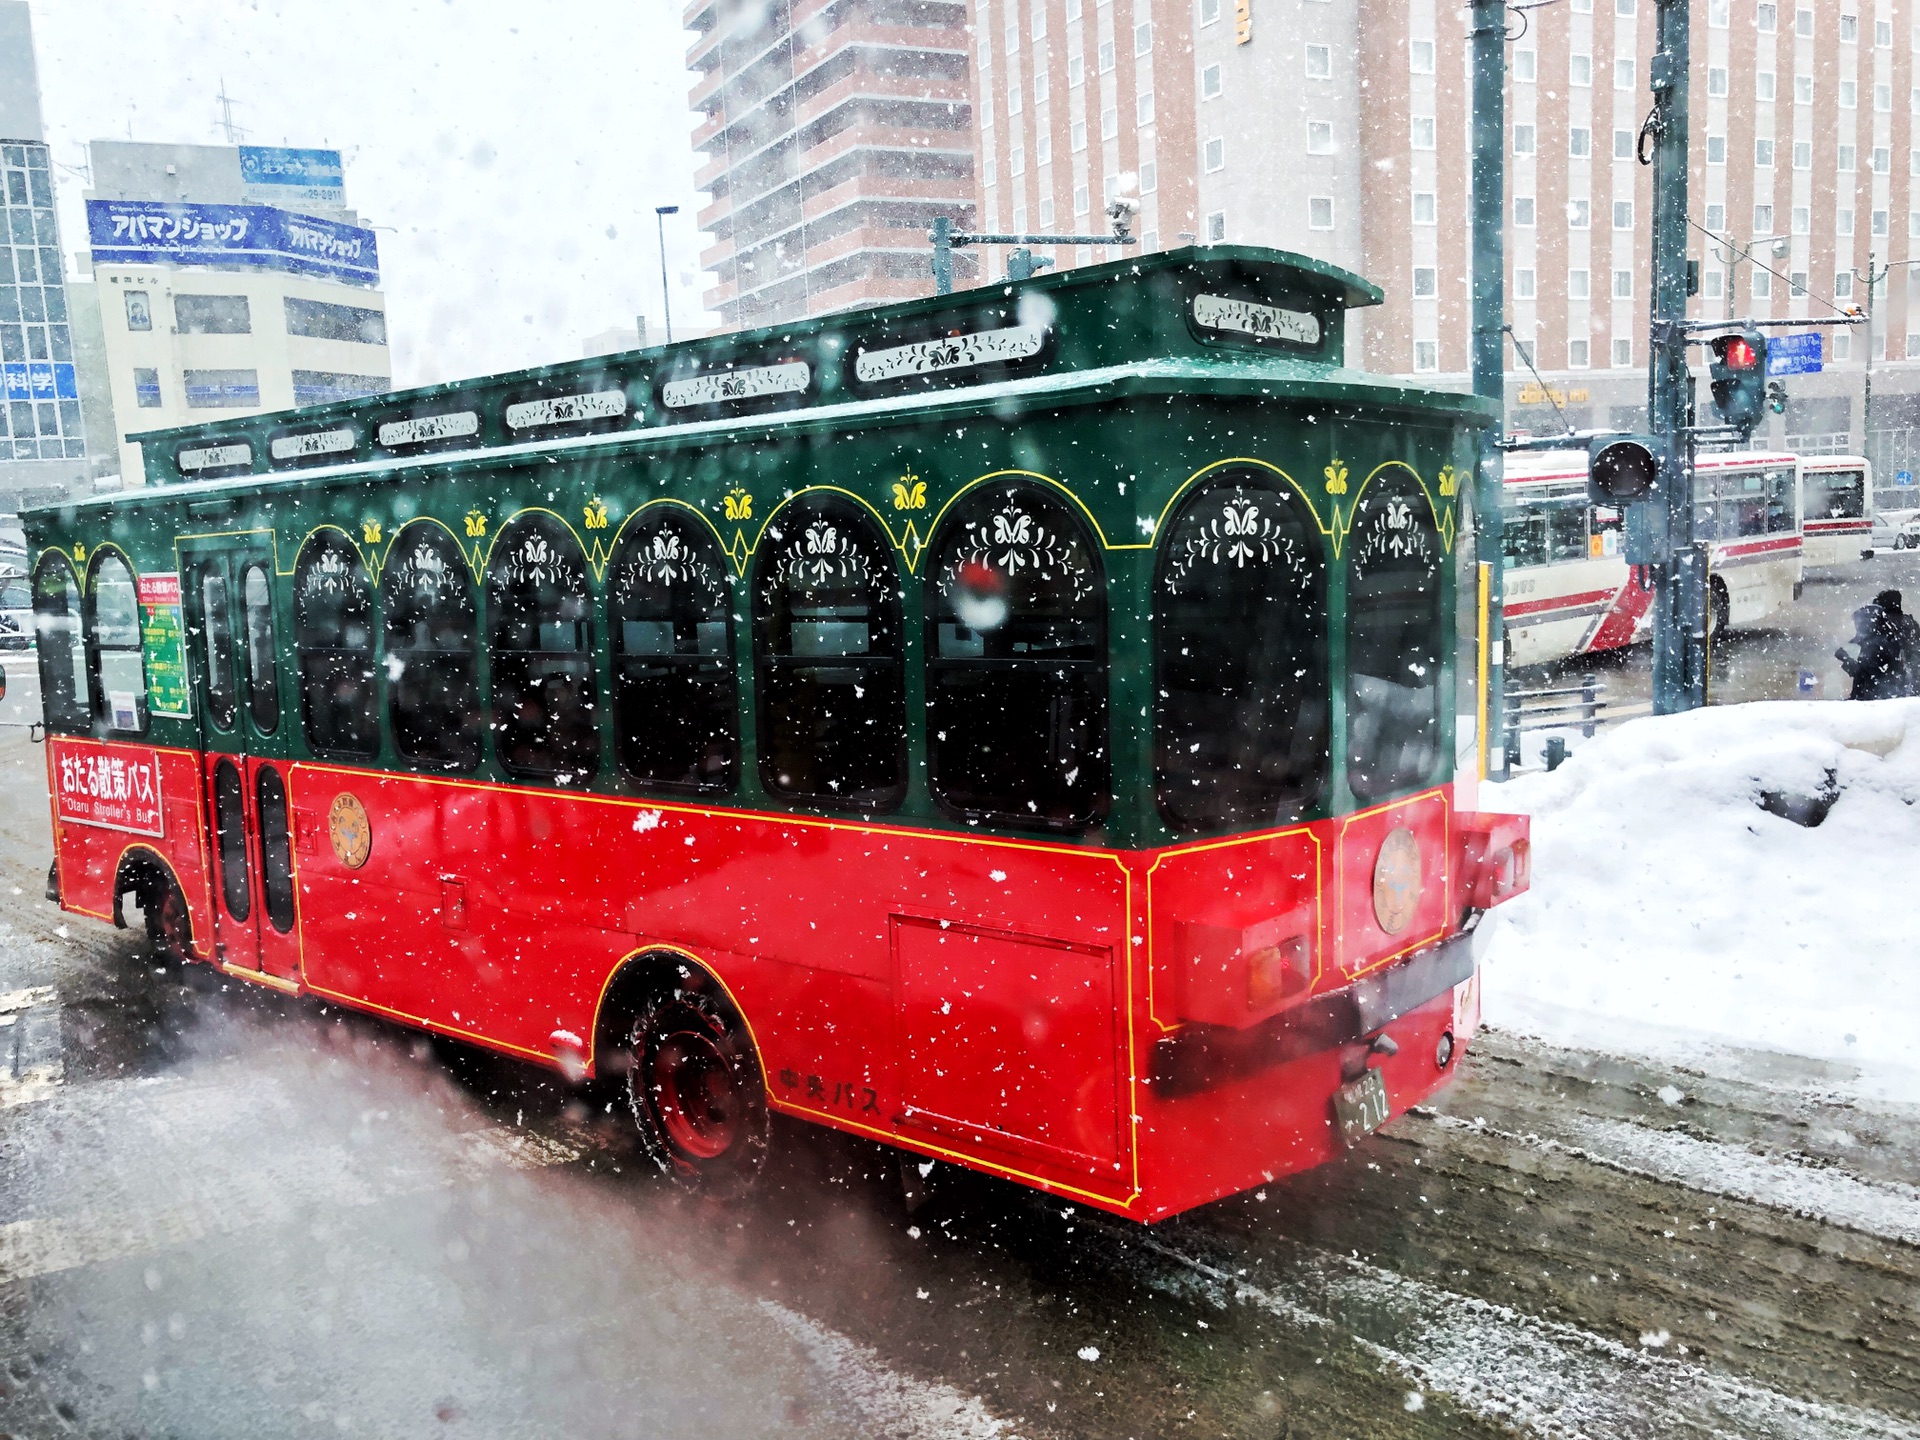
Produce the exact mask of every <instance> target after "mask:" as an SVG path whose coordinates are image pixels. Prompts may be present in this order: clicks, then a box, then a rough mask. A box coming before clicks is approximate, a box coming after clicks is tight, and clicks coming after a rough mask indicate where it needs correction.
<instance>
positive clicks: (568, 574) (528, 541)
mask: <svg viewBox="0 0 1920 1440" xmlns="http://www.w3.org/2000/svg"><path fill="white" fill-rule="evenodd" d="M502 570H503V572H504V573H505V575H506V577H507V579H508V580H509V581H510V582H511V583H513V584H515V585H562V586H565V587H566V588H567V589H568V590H572V591H581V590H584V589H585V588H586V581H585V578H584V577H583V576H582V575H581V573H580V567H579V566H578V565H575V564H573V563H572V561H571V560H570V559H569V558H568V557H567V556H566V555H565V554H564V553H563V552H561V551H560V550H557V549H555V548H554V547H553V546H552V545H549V544H548V543H547V537H546V536H545V535H543V534H541V533H540V531H539V530H537V529H529V530H528V531H527V535H526V538H525V539H524V540H522V541H521V542H520V543H519V544H517V545H515V546H514V547H513V549H512V550H511V551H509V552H508V554H507V562H506V564H505V565H504V566H503V567H502Z"/></svg>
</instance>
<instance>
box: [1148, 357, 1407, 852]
mask: <svg viewBox="0 0 1920 1440" xmlns="http://www.w3.org/2000/svg"><path fill="white" fill-rule="evenodd" d="M1424 343H1427V344H1431V343H1432V342H1430V341H1429V342H1424ZM1416 351H1417V347H1416ZM1415 363H1416V365H1417V364H1418V363H1419V360H1418V356H1417V354H1416V360H1415ZM1325 555H1326V552H1325V550H1324V548H1323V546H1322V542H1321V540H1320V537H1319V533H1318V530H1317V527H1316V526H1315V524H1314V523H1313V520H1312V518H1311V516H1310V515H1309V514H1308V513H1307V511H1306V508H1305V506H1304V505H1303V504H1302V503H1301V502H1300V501H1299V500H1298V499H1297V498H1295V496H1294V495H1293V493H1292V492H1291V491H1289V490H1286V489H1283V488H1280V487H1278V486H1274V485H1272V484H1271V483H1270V482H1269V481H1268V479H1267V477H1266V476H1264V475H1260V474H1254V473H1249V474H1246V475H1236V476H1231V477H1227V478H1221V479H1217V480H1214V481H1212V482H1210V483H1208V484H1206V485H1203V486H1200V487H1197V488H1196V489H1195V490H1193V491H1192V492H1191V493H1189V494H1188V495H1187V496H1186V497H1185V499H1184V500H1183V502H1182V504H1181V506H1180V509H1179V511H1178V512H1177V513H1176V514H1175V516H1174V518H1173V521H1172V522H1171V523H1170V524H1169V525H1167V526H1166V527H1165V530H1164V532H1163V538H1162V540H1161V542H1160V554H1159V557H1158V562H1157V565H1156V567H1155V568H1156V575H1155V578H1154V594H1155V603H1154V604H1153V605H1152V606H1151V611H1152V616H1153V622H1152V623H1153V653H1154V675H1153V692H1154V702H1153V711H1154V713H1153V722H1154V727H1153V728H1154V746H1153V750H1154V797H1155V802H1156V804H1157V806H1158V808H1159V811H1160V814H1161V816H1162V818H1164V819H1165V821H1166V822H1167V825H1168V826H1169V828H1171V829H1173V830H1175V831H1178V832H1181V833H1192V832H1194V831H1202V830H1227V829H1232V830H1245V829H1259V828H1263V827H1267V826H1272V825H1280V824H1285V823H1287V822H1288V821H1291V820H1295V819H1298V818H1299V817H1300V816H1302V815H1304V814H1306V813H1307V812H1308V811H1309V810H1311V809H1312V808H1313V806H1314V805H1315V804H1316V803H1317V802H1318V800H1319V798H1320V796H1321V795H1322V794H1323V793H1324V791H1325V789H1326V783H1327V757H1328V752H1329V750H1330V748H1331V741H1332V735H1331V715H1330V714H1329V706H1328V702H1327V619H1328V617H1327V601H1326V589H1327V573H1326V558H1325ZM1436 678H1437V677H1436Z"/></svg>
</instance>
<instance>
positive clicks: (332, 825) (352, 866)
mask: <svg viewBox="0 0 1920 1440" xmlns="http://www.w3.org/2000/svg"><path fill="white" fill-rule="evenodd" d="M327 838H328V839H330V840H332V841H333V853H334V857H335V858H336V859H337V860H339V862H340V863H341V864H342V865H344V866H346V867H347V868H348V869H349V870H358V869H359V868H360V867H361V866H362V865H364V864H366V863H367V856H369V855H370V854H372V853H373V826H372V825H370V824H368V823H367V807H366V806H364V805H362V804H361V803H360V801H359V800H358V799H357V798H355V797H354V796H352V795H349V794H347V793H345V792H344V791H343V792H341V793H340V794H338V795H336V796H334V797H333V805H332V806H331V807H330V808H329V809H328V811H327ZM1378 883H1379V882H1377V881H1376V882H1375V893H1376V894H1377V893H1379V892H1378Z"/></svg>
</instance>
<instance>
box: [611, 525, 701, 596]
mask: <svg viewBox="0 0 1920 1440" xmlns="http://www.w3.org/2000/svg"><path fill="white" fill-rule="evenodd" d="M622 579H623V583H624V584H625V585H628V586H631V585H636V584H642V583H644V584H648V585H665V586H668V587H672V586H674V585H685V584H688V583H692V584H694V585H697V586H699V587H700V589H702V590H703V591H705V592H707V593H708V594H710V595H715V594H718V593H719V591H720V585H719V581H718V577H717V576H716V575H715V574H714V568H713V565H712V564H711V563H710V562H709V560H708V559H707V557H706V556H705V555H703V554H701V553H700V549H699V547H698V546H695V545H690V544H688V543H687V542H686V540H685V539H683V538H682V537H681V536H680V535H679V533H678V532H676V531H674V530H670V529H667V528H666V527H664V526H663V527H662V528H661V529H658V530H656V531H654V532H653V534H652V535H650V536H648V537H647V538H646V539H645V540H642V541H641V542H640V543H639V544H638V545H636V546H635V547H634V550H633V554H632V557H631V558H630V559H629V560H628V561H627V564H626V568H625V571H624V573H623V576H622Z"/></svg>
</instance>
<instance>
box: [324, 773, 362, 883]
mask: <svg viewBox="0 0 1920 1440" xmlns="http://www.w3.org/2000/svg"><path fill="white" fill-rule="evenodd" d="M327 838H328V839H329V840H331V841H332V842H333V854H334V858H335V859H337V860H338V861H339V862H340V863H341V864H342V865H344V866H346V867H347V868H348V869H349V870H358V869H359V868H360V867H361V866H362V865H364V864H366V863H367V856H369V855H370V854H372V853H373V826H372V825H370V824H369V823H368V822H367V807H366V806H364V805H362V804H361V803H360V801H359V800H358V799H357V798H356V797H354V796H353V795H350V794H347V793H346V792H345V791H342V792H341V793H340V794H338V795H336V796H334V797H333V804H332V806H330V807H329V808H328V810H327Z"/></svg>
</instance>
